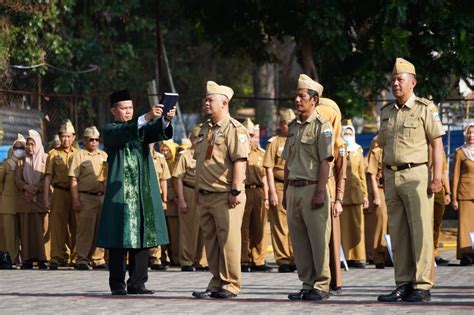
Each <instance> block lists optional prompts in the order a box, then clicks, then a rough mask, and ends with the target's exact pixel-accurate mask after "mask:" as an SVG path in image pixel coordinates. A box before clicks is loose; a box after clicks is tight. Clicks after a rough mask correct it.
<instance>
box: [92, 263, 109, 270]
mask: <svg viewBox="0 0 474 315" xmlns="http://www.w3.org/2000/svg"><path fill="white" fill-rule="evenodd" d="M108 268H109V267H108V266H107V264H101V265H96V266H92V269H94V270H107V269H108Z"/></svg>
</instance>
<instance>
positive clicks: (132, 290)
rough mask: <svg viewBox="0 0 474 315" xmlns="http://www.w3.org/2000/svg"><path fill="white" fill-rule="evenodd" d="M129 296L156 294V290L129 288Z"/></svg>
mask: <svg viewBox="0 0 474 315" xmlns="http://www.w3.org/2000/svg"><path fill="white" fill-rule="evenodd" d="M127 293H128V294H155V290H148V289H147V288H140V289H135V288H127Z"/></svg>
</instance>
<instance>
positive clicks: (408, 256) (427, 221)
mask: <svg viewBox="0 0 474 315" xmlns="http://www.w3.org/2000/svg"><path fill="white" fill-rule="evenodd" d="M427 188H428V167H427V166H426V165H421V166H418V167H414V168H411V169H410V168H409V169H406V170H402V171H398V172H393V171H391V170H385V201H386V203H387V210H388V229H389V231H390V238H391V243H392V249H393V258H394V261H393V265H394V267H395V283H396V285H397V287H399V286H401V285H404V284H407V283H412V286H413V288H415V289H422V290H429V289H431V287H432V286H433V281H432V279H431V278H432V272H433V270H432V269H433V267H434V257H433V207H432V204H431V203H430V201H429V198H428V195H427Z"/></svg>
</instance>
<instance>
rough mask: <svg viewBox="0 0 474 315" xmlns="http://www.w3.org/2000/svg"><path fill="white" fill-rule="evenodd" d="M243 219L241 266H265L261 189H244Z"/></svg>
mask: <svg viewBox="0 0 474 315" xmlns="http://www.w3.org/2000/svg"><path fill="white" fill-rule="evenodd" d="M245 194H246V197H247V201H246V202H245V211H244V218H243V221H242V228H241V231H242V255H241V258H240V259H241V260H240V262H241V264H242V265H253V266H262V265H264V264H265V252H266V243H267V242H266V238H265V224H266V222H267V210H266V209H265V200H264V199H265V194H264V192H263V187H257V188H246V189H245Z"/></svg>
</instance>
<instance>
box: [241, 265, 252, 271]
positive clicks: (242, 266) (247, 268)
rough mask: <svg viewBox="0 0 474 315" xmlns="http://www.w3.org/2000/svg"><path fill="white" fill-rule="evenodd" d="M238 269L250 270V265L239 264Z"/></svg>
mask: <svg viewBox="0 0 474 315" xmlns="http://www.w3.org/2000/svg"><path fill="white" fill-rule="evenodd" d="M240 271H241V272H250V266H249V265H240Z"/></svg>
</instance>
